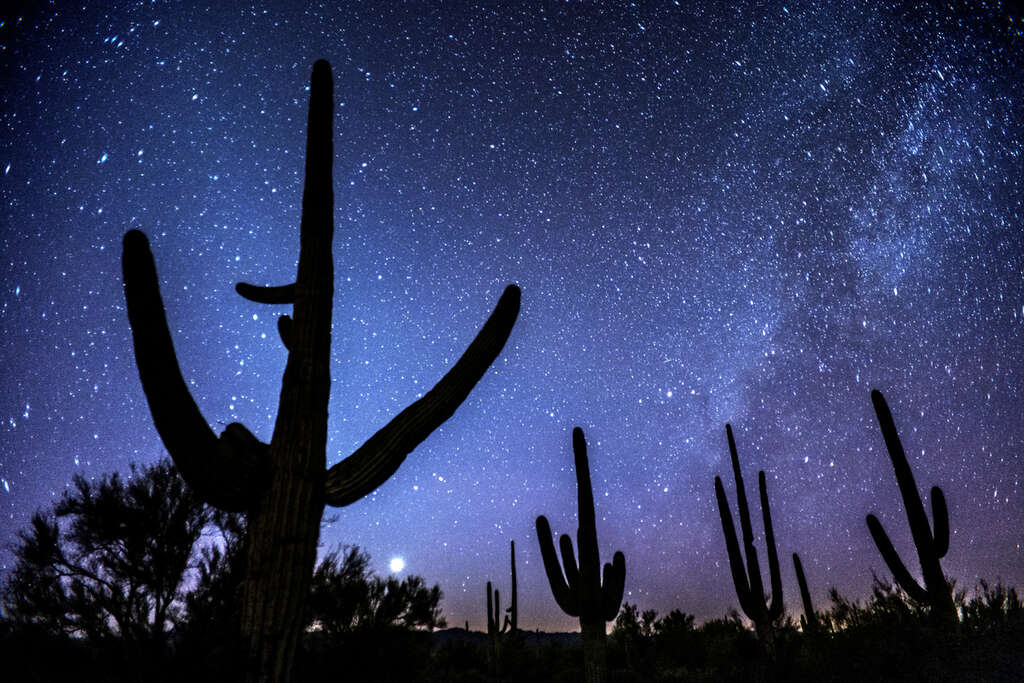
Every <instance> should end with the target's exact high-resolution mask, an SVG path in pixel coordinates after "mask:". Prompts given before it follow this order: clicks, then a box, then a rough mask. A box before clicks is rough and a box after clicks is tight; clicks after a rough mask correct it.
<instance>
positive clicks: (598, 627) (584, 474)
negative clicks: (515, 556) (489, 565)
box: [537, 427, 626, 683]
mask: <svg viewBox="0 0 1024 683" xmlns="http://www.w3.org/2000/svg"><path fill="white" fill-rule="evenodd" d="M572 449H573V455H574V456H575V461H576V488H577V492H578V496H579V499H578V500H579V508H578V509H579V514H578V517H579V529H578V530H577V532H576V544H577V546H578V547H579V565H577V564H576V558H575V557H574V555H573V547H572V539H571V538H569V535H568V534H562V536H561V538H559V539H558V545H559V547H560V549H561V551H562V565H561V566H560V565H559V563H558V556H557V555H556V554H555V546H554V542H553V541H552V536H551V526H550V525H549V524H548V520H547V518H545V517H544V515H541V516H539V517H537V540H538V541H539V542H540V553H541V557H542V558H543V559H544V570H545V571H546V572H547V575H548V584H550V586H551V593H552V595H554V597H555V602H556V603H558V606H559V607H561V608H562V611H563V612H565V613H566V614H568V615H569V616H572V617H579V620H580V630H581V631H582V636H583V666H584V680H585V681H587V683H600V682H603V681H605V680H607V676H608V664H607V653H606V640H607V639H606V634H605V623H606V622H609V621H612V620H613V619H615V615H617V614H618V613H619V605H620V604H621V603H622V593H623V591H624V589H625V585H626V557H625V556H624V555H623V554H622V552H621V551H616V553H615V555H614V556H613V557H612V561H611V563H607V562H606V563H605V565H604V576H603V581H602V574H601V559H600V554H599V552H598V548H597V521H596V518H595V515H594V491H593V488H592V487H591V485H590V464H589V462H588V461H587V442H586V439H585V438H584V436H583V430H582V429H580V428H579V427H576V428H575V429H573V430H572ZM563 570H564V573H563Z"/></svg>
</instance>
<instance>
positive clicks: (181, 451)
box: [121, 230, 267, 512]
mask: <svg viewBox="0 0 1024 683" xmlns="http://www.w3.org/2000/svg"><path fill="white" fill-rule="evenodd" d="M121 267H122V271H123V276H124V295H125V303H126V305H127V309H128V321H129V323H130V325H131V330H132V341H133V343H134V346H135V361H136V365H137V366H138V369H139V379H140V380H141V382H142V390H143V392H144V393H145V394H146V399H147V401H148V403H149V409H150V412H151V413H152V415H153V424H154V425H155V426H156V430H157V433H159V434H160V438H161V440H162V441H163V443H164V446H165V447H166V448H167V450H168V452H169V453H170V454H171V457H172V458H173V459H174V463H175V465H176V466H177V468H178V471H180V472H181V474H182V476H183V477H184V478H185V481H187V482H188V483H189V485H190V486H192V487H193V488H194V489H195V490H196V492H197V493H198V494H199V495H200V497H201V498H202V499H203V500H204V501H206V502H207V503H209V504H211V505H214V506H215V507H218V508H221V509H223V510H228V511H232V512H241V511H243V510H246V509H248V508H249V506H250V505H251V504H252V503H253V502H254V501H255V500H256V499H257V498H258V497H259V495H260V493H262V491H263V490H264V488H265V487H266V478H267V462H266V460H267V446H266V445H265V444H263V443H260V441H259V440H258V439H257V438H256V437H255V436H253V435H252V433H251V432H250V431H249V430H248V429H246V428H245V427H244V426H242V425H241V424H238V423H232V424H230V425H228V426H227V428H226V429H225V430H224V433H223V434H221V436H220V438H219V439H218V438H217V437H216V436H215V435H214V433H213V430H212V429H210V426H209V424H208V423H207V422H206V419H205V418H203V416H202V414H201V413H200V412H199V407H198V406H197V405H196V402H195V399H193V398H192V394H191V393H190V392H189V389H188V385H187V384H186V382H185V378H184V377H183V376H182V374H181V368H180V367H179V365H178V358H177V355H176V354H175V352H174V343H173V342H172V341H171V332H170V329H169V328H168V325H167V314H166V312H165V310H164V304H163V300H162V298H161V296H160V286H159V282H158V280H157V273H156V265H155V263H154V262H153V253H152V252H151V251H150V248H149V240H148V239H147V238H146V236H145V235H144V234H143V233H142V232H140V231H138V230H129V231H128V232H127V233H126V234H125V236H124V245H123V252H122V259H121Z"/></svg>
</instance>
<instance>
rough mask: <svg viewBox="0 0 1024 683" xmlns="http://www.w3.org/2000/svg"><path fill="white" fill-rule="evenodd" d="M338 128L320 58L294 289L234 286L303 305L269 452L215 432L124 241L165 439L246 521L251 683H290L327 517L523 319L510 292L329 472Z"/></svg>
mask: <svg viewBox="0 0 1024 683" xmlns="http://www.w3.org/2000/svg"><path fill="white" fill-rule="evenodd" d="M333 118H334V103H333V85H332V78H331V68H330V65H329V64H328V63H327V62H325V61H322V60H321V61H318V62H317V63H316V64H315V65H314V66H313V75H312V79H311V82H310V101H309V122H308V134H307V141H306V177H305V188H304V190H303V196H302V219H301V224H300V228H299V264H298V273H297V277H296V280H295V282H293V283H290V284H287V285H283V286H279V287H257V286H254V285H248V284H244V283H241V284H239V285H238V286H237V287H236V289H237V291H238V293H239V294H240V295H242V296H243V297H245V298H246V299H249V300H250V301H254V302H257V303H265V304H292V306H293V309H292V310H293V317H289V316H287V315H284V316H281V318H280V319H279V320H278V330H279V332H280V335H281V339H282V341H283V342H284V345H285V347H286V348H287V350H288V361H287V364H286V366H285V371H284V377H283V379H282V382H281V398H280V404H279V407H278V413H277V420H276V422H275V424H274V432H273V436H272V437H271V440H270V443H269V444H263V443H261V442H260V441H259V440H258V439H257V438H256V437H255V436H254V435H253V434H252V433H251V432H250V431H249V430H247V429H246V428H245V427H243V426H242V425H240V424H237V423H234V424H230V425H228V426H227V428H226V429H225V430H224V433H223V434H221V436H220V437H219V438H218V437H216V436H215V435H214V433H213V431H212V430H211V429H210V427H209V425H208V423H207V422H206V420H205V419H204V418H203V416H202V415H201V414H200V412H199V409H198V407H197V406H196V403H195V401H194V400H193V398H192V396H191V394H190V393H189V390H188V386H187V384H186V383H185V380H184V378H183V376H182V373H181V370H180V369H179V367H178V360H177V357H176V355H175V352H174V345H173V343H172V341H171V335H170V331H169V329H168V325H167V318H166V314H165V311H164V306H163V301H162V299H161V297H160V291H159V286H158V281H157V274H156V267H155V265H154V261H153V256H152V253H151V252H150V249H149V243H148V241H147V239H146V237H145V235H143V234H142V233H141V232H138V231H136V230H132V231H130V232H128V233H127V234H126V235H125V238H124V254H123V269H124V287H125V299H126V301H127V308H128V320H129V322H130V324H131V328H132V335H133V338H134V346H135V358H136V362H137V364H138V368H139V377H140V379H141V380H142V388H143V391H144V392H145V394H146V398H147V399H148V401H149V407H150V411H151V412H152V414H153V422H154V424H155V426H156V429H157V432H158V433H159V434H160V437H161V439H162V440H163V442H164V445H165V446H166V447H167V450H168V451H169V452H170V454H171V457H172V458H173V459H174V462H175V464H176V465H177V467H178V469H179V470H180V471H181V473H182V475H183V476H184V477H185V480H186V482H188V484H189V485H191V486H192V487H193V488H194V489H195V490H196V491H197V492H198V493H199V494H200V495H201V496H202V497H203V498H204V500H206V501H207V502H208V503H210V504H212V505H215V506H216V507H219V508H221V509H224V510H231V511H244V512H246V513H247V520H248V538H249V548H248V556H247V572H246V578H245V583H244V586H243V590H242V605H241V635H242V638H241V646H242V649H243V651H244V654H245V662H244V664H245V669H246V672H245V675H246V678H247V680H249V681H287V680H288V678H289V675H290V670H291V665H292V662H293V659H294V654H295V650H296V647H297V643H298V638H299V634H300V632H301V628H302V612H303V607H304V603H305V600H306V596H307V594H308V592H309V585H310V582H311V579H312V574H313V564H314V561H315V559H316V546H317V539H318V536H319V530H320V519H321V516H322V514H323V509H324V506H325V505H333V506H339V507H340V506H344V505H349V504H350V503H353V502H355V501H357V500H359V499H360V498H362V497H363V496H365V495H366V494H368V493H370V492H371V491H373V490H374V489H376V488H377V487H378V486H380V485H381V484H382V483H384V482H385V481H386V480H387V479H388V477H390V476H391V474H392V473H394V471H395V470H396V469H397V468H398V466H399V465H400V464H401V463H402V461H403V460H404V459H405V457H406V455H408V454H409V452H411V451H412V450H413V449H414V448H415V447H416V446H417V445H418V444H419V443H420V442H421V441H423V439H425V438H426V437H427V436H428V435H429V434H430V433H431V432H432V431H433V430H434V429H436V428H437V427H438V426H439V425H440V424H441V423H442V422H444V421H445V420H447V419H448V418H449V417H450V416H451V415H452V413H453V412H454V411H455V409H456V408H457V407H458V406H459V404H460V403H462V401H463V400H464V399H465V398H466V396H467V395H468V394H469V392H470V390H471V389H472V388H473V387H474V386H475V385H476V383H477V381H479V379H480V378H481V377H482V376H483V374H484V372H485V371H486V370H487V368H488V367H489V366H490V365H491V363H492V362H493V361H494V359H495V358H496V357H497V355H498V353H500V351H501V349H502V347H503V346H504V344H505V341H506V340H507V339H508V336H509V334H510V333H511V330H512V326H513V324H514V323H515V320H516V316H517V315H518V312H519V289H518V288H517V287H515V286H514V285H513V286H509V287H508V288H507V289H506V290H505V292H504V294H503V295H502V296H501V299H500V300H499V301H498V304H497V307H496V308H495V309H494V312H493V313H492V314H491V316H490V318H489V319H488V320H487V322H486V323H485V324H484V326H483V328H482V329H481V330H480V332H479V333H478V334H477V337H476V339H474V340H473V342H472V343H471V344H470V345H469V348H467V350H466V352H465V353H464V354H463V355H462V357H461V358H460V359H459V361H458V362H457V363H456V364H455V366H454V367H453V368H452V369H451V370H449V372H448V373H447V374H446V375H445V376H444V377H443V378H442V379H441V380H440V382H438V384H437V385H436V386H435V387H434V388H433V389H431V390H430V391H429V392H427V394H425V395H424V396H423V397H422V398H420V399H419V400H418V401H416V402H415V403H413V404H412V405H410V406H409V407H407V408H406V409H405V410H403V411H402V412H401V413H399V414H398V415H397V416H396V417H395V418H394V419H393V420H392V421H391V422H390V423H389V424H388V425H386V426H385V427H384V428H382V429H381V430H380V431H378V432H377V433H376V434H374V435H373V436H372V437H370V439H369V440H368V441H367V442H366V443H364V444H363V445H362V446H361V447H360V448H358V449H357V450H356V451H355V452H354V453H352V454H351V455H349V456H348V457H347V458H345V459H344V460H342V461H341V462H340V463H338V464H336V465H334V466H333V467H331V468H330V469H327V467H326V446H327V403H328V398H329V396H330V385H331V379H330V346H331V307H332V300H333V297H334V264H333V257H332V251H331V242H332V239H333V234H334V191H333V182H332V172H331V169H332V165H333V160H334V151H333V132H332V126H333Z"/></svg>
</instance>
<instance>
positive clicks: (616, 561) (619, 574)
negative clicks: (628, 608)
mask: <svg viewBox="0 0 1024 683" xmlns="http://www.w3.org/2000/svg"><path fill="white" fill-rule="evenodd" d="M602 578H603V581H602V590H601V603H602V604H601V612H602V617H603V618H604V620H605V621H615V617H616V616H617V615H618V613H619V606H620V605H621V604H622V596H623V594H624V593H625V590H626V556H625V555H623V554H622V551H621V550H618V551H616V552H615V554H614V555H613V556H612V561H611V563H608V562H605V564H604V574H603V577H602Z"/></svg>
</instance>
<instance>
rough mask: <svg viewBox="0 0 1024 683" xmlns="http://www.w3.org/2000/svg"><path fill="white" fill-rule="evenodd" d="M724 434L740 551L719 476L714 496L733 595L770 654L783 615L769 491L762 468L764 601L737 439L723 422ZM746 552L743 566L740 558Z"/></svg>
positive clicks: (716, 480) (760, 487) (760, 478)
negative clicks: (767, 589)
mask: <svg viewBox="0 0 1024 683" xmlns="http://www.w3.org/2000/svg"><path fill="white" fill-rule="evenodd" d="M725 433H726V436H727V437H728V439H729V455H730V456H731V458H732V472H733V476H734V477H735V479H736V501H737V504H738V506H739V513H740V529H741V530H742V532H743V550H742V553H741V551H740V546H739V542H738V541H737V539H736V528H735V527H734V526H733V523H732V513H731V512H729V500H728V499H727V498H726V497H725V488H724V487H723V486H722V479H721V477H715V496H716V497H717V499H718V514H719V516H720V517H721V518H722V531H723V532H724V533H725V547H726V550H728V552H729V568H730V570H731V571H732V581H733V584H734V585H735V586H736V596H737V597H738V598H739V599H740V607H741V608H742V609H743V613H744V614H746V615H747V618H749V619H750V620H751V621H752V622H754V630H755V631H756V632H757V638H758V641H759V642H760V643H761V646H762V647H763V648H764V650H765V651H766V653H768V654H770V653H771V651H772V647H773V644H774V640H775V627H774V623H775V621H776V620H777V619H778V618H779V617H781V616H782V609H783V605H782V576H781V574H780V572H779V555H778V553H777V552H776V550H775V532H774V530H773V529H772V513H771V509H770V508H769V507H768V490H767V487H766V485H765V478H764V470H762V471H760V472H758V473H757V484H758V488H759V489H760V491H761V516H762V519H763V520H764V540H765V545H767V546H768V574H769V577H770V579H771V586H772V593H771V604H770V605H769V604H766V598H765V593H764V584H763V583H762V582H761V567H760V565H759V563H758V561H757V549H755V548H754V530H753V528H752V527H751V525H750V509H749V508H748V507H747V494H746V491H745V490H744V488H743V475H742V473H741V472H740V460H739V457H738V456H737V455H736V441H735V440H734V439H733V436H732V427H731V426H730V425H725ZM744 555H746V567H744V562H743V557H744Z"/></svg>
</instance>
